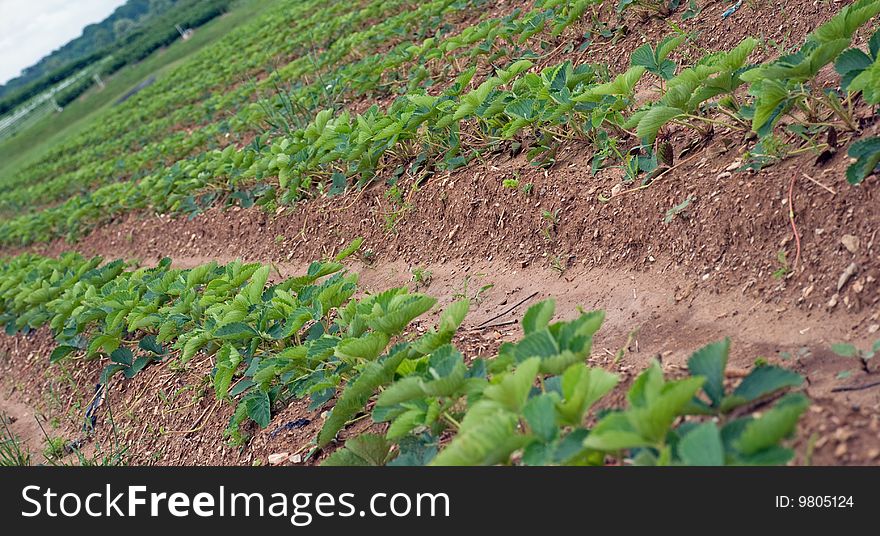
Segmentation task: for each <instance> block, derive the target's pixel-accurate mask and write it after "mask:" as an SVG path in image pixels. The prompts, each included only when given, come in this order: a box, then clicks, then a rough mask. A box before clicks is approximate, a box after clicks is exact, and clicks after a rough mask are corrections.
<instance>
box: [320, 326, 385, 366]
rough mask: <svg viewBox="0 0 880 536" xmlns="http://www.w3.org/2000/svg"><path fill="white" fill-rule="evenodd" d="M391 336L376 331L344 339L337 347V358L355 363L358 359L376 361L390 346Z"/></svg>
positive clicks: (335, 352)
mask: <svg viewBox="0 0 880 536" xmlns="http://www.w3.org/2000/svg"><path fill="white" fill-rule="evenodd" d="M389 340H390V339H389V336H388V335H387V334H385V333H383V332H381V331H374V332H372V333H368V334H366V335H362V336H361V337H358V338H351V339H343V340H342V341H340V342H339V344H338V345H336V348H335V350H334V354H335V355H336V357H338V358H340V359H342V360H343V361H347V362H349V363H354V362H356V361H357V360H358V359H361V360H364V361H374V360H375V359H376V358H377V357H379V354H381V353H382V352H383V351H384V350H385V347H386V346H388V341H389Z"/></svg>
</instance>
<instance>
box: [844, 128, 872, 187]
mask: <svg viewBox="0 0 880 536" xmlns="http://www.w3.org/2000/svg"><path fill="white" fill-rule="evenodd" d="M848 155H849V157H850V158H855V159H856V162H855V163H854V164H852V165H850V166H849V167H848V168H847V170H846V180H847V181H848V182H849V183H850V184H859V183H860V182H862V181H863V180H865V179H866V178H868V176H869V175H871V174H872V173H874V171H875V170H876V169H877V168H878V166H880V136H878V137H872V138H864V139H861V140H859V141H857V142H855V143H853V144H852V145H850V148H849V152H848Z"/></svg>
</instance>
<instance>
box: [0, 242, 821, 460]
mask: <svg viewBox="0 0 880 536" xmlns="http://www.w3.org/2000/svg"><path fill="white" fill-rule="evenodd" d="M358 246H359V241H356V242H355V243H353V244H352V245H350V246H349V247H347V248H345V249H343V250H342V251H340V253H339V254H338V255H337V256H336V257H335V259H333V260H330V261H322V262H315V263H313V264H312V265H311V266H310V267H309V269H308V271H307V273H306V274H305V275H303V276H300V277H293V278H289V279H286V280H283V281H279V282H277V283H275V284H269V283H268V280H269V273H270V267H269V266H261V265H258V264H242V263H240V262H235V263H231V264H229V265H226V266H219V265H217V264H216V263H209V264H205V265H201V266H198V267H196V268H193V269H191V270H179V269H174V268H172V267H171V263H170V261H169V260H167V259H166V260H163V261H162V262H160V263H159V264H158V265H157V266H156V267H153V268H139V269H135V270H128V269H127V267H126V265H125V264H124V263H123V262H122V261H114V262H110V263H106V264H105V263H103V262H102V259H100V258H93V259H85V258H82V257H80V256H78V255H76V254H66V255H64V256H62V257H60V258H58V259H53V258H45V257H39V256H36V255H30V254H28V255H22V256H19V257H16V258H13V259H9V260H7V261H6V262H5V263H4V264H3V265H2V266H0V322H3V323H4V324H5V325H6V331H7V333H9V334H14V333H16V332H17V331H20V330H25V331H27V330H32V329H37V328H40V327H42V326H47V327H48V328H49V329H50V330H51V331H52V333H53V334H54V335H55V337H56V338H57V340H58V343H59V345H58V347H57V348H56V349H55V350H54V351H53V352H52V354H51V356H49V360H48V361H49V362H50V363H51V362H57V361H59V360H62V359H71V358H73V357H74V356H76V357H80V358H83V359H106V360H107V365H106V366H105V368H104V371H103V373H102V377H101V382H102V383H106V382H108V381H111V380H112V378H114V376H115V375H116V374H118V373H122V374H123V376H124V377H125V378H131V377H133V376H134V375H136V374H138V373H139V372H140V371H142V370H143V369H144V368H146V367H148V366H149V365H150V364H151V363H153V362H155V361H162V360H170V359H174V360H177V361H178V362H179V363H180V364H181V365H185V364H186V363H187V362H189V361H190V360H191V359H193V358H194V357H195V356H197V355H201V356H213V357H212V359H213V362H214V363H215V366H214V370H213V371H212V373H211V379H212V383H213V387H214V392H215V393H216V396H217V397H218V398H219V399H221V400H229V399H233V398H235V399H238V401H237V409H236V411H235V412H234V414H233V417H232V419H231V421H230V423H229V427H228V428H227V430H226V435H227V436H228V437H229V438H230V440H231V441H232V442H233V443H242V442H244V441H246V440H247V436H246V435H245V433H244V430H243V429H245V427H244V426H243V425H244V424H245V423H246V422H249V421H253V422H255V423H256V424H257V425H259V426H261V427H265V426H267V425H268V424H269V422H270V420H271V415H272V411H273V409H274V408H277V407H279V406H282V405H284V404H285V403H286V402H287V401H289V400H290V399H292V398H301V397H310V398H311V401H312V406H313V407H314V408H319V407H323V406H325V405H330V404H332V409H331V411H330V413H329V415H328V417H327V418H326V420H325V421H324V424H323V426H322V429H321V430H320V432H319V433H318V435H317V437H316V438H315V443H314V444H315V451H313V452H316V451H317V450H318V449H321V448H324V447H326V446H328V445H329V444H331V443H332V442H334V441H335V436H336V434H337V432H339V431H340V430H341V429H343V428H344V427H345V426H346V425H347V423H348V422H349V421H351V420H352V419H354V418H356V417H357V416H358V415H359V414H363V413H364V412H365V411H366V412H369V413H370V415H371V417H372V419H373V420H374V421H375V422H377V423H388V425H387V427H386V428H385V430H386V432H385V433H384V435H381V436H380V435H376V434H366V435H363V436H359V437H355V438H353V439H349V440H348V441H347V442H346V444H345V446H344V448H341V449H338V450H337V451H336V452H335V453H334V454H333V455H332V456H331V457H330V458H328V459H327V461H326V462H325V463H327V464H359V465H361V464H384V463H386V462H389V461H391V459H392V458H393V459H394V462H393V463H395V464H425V463H433V464H435V465H478V464H511V463H512V464H520V463H521V464H526V465H547V464H577V465H585V464H586V465H600V464H603V463H606V462H609V461H614V460H616V463H620V462H625V463H633V464H639V465H646V464H661V465H668V464H691V465H723V464H777V463H785V462H787V461H788V460H790V458H791V456H792V452H791V451H790V450H789V449H787V448H785V447H784V446H782V445H781V442H782V441H783V440H784V439H785V438H787V437H789V436H790V435H791V434H792V432H793V431H794V429H795V425H796V423H797V420H798V417H799V416H800V414H801V413H802V412H803V411H804V409H805V408H806V406H807V400H806V398H805V397H804V396H803V395H802V394H799V393H792V394H788V395H785V396H784V397H782V398H781V399H779V400H778V401H777V402H776V403H775V404H774V405H773V406H772V407H771V408H770V409H769V410H767V411H765V412H763V413H762V414H761V415H760V416H758V415H755V414H750V413H749V411H748V408H749V407H754V406H755V405H756V403H758V402H765V401H767V400H768V399H772V398H773V397H775V396H777V395H778V394H779V393H781V392H782V391H784V390H786V389H789V388H793V387H798V386H799V385H800V384H801V382H802V378H801V377H800V376H798V375H797V374H794V373H792V372H790V371H787V370H785V369H781V368H778V367H774V366H769V365H765V366H760V367H757V368H755V369H754V370H753V371H752V372H751V373H750V374H749V375H748V376H747V377H745V378H744V379H743V380H742V381H741V382H740V383H739V384H738V385H737V386H736V387H735V388H730V387H729V385H728V382H726V381H725V373H724V370H725V368H726V364H727V359H728V352H729V342H728V341H722V342H720V343H715V344H711V345H709V346H706V347H705V348H703V349H701V350H699V351H698V352H696V353H695V354H694V355H693V356H692V357H691V358H690V360H689V361H688V368H689V372H690V375H689V376H688V377H686V378H683V379H674V380H667V379H665V378H664V376H663V373H662V371H661V369H660V367H659V366H658V365H657V364H656V363H654V364H652V365H651V366H649V367H648V368H647V369H646V370H645V371H644V372H643V373H642V374H640V375H639V377H638V378H637V379H636V380H635V381H634V382H633V384H632V386H631V387H630V388H629V390H628V393H627V405H626V406H625V407H621V408H613V407H610V406H606V407H605V409H603V410H601V411H599V412H596V411H592V409H593V408H594V407H595V406H596V405H597V403H599V402H600V401H601V400H602V399H603V398H604V397H605V396H606V395H607V394H608V393H609V392H611V390H612V389H613V388H614V387H615V386H616V384H617V383H618V377H617V376H616V375H614V374H612V373H610V372H607V371H605V370H603V369H601V368H591V367H589V366H587V365H586V361H587V359H588V358H589V356H590V350H591V347H592V337H593V334H594V333H595V332H596V331H597V330H598V329H599V328H600V326H601V324H602V321H603V318H604V315H603V313H602V312H601V311H594V312H590V313H584V314H581V315H580V316H578V317H577V318H575V319H574V320H571V321H565V322H555V323H551V320H552V318H553V316H554V303H553V301H552V300H549V301H545V302H541V303H539V304H537V305H535V306H533V307H531V308H530V309H529V310H528V311H527V312H526V314H525V316H524V317H523V319H522V328H523V336H522V338H521V339H520V340H518V341H516V342H511V343H504V344H503V345H502V346H501V347H500V349H499V351H498V355H497V357H496V358H494V359H490V360H484V359H473V360H470V361H469V362H468V361H467V360H466V359H465V358H464V356H463V355H462V353H461V352H460V351H458V350H457V349H456V348H455V347H454V346H453V345H452V344H451V343H452V339H453V336H454V335H455V333H456V332H457V330H458V329H459V326H460V325H461V323H462V321H463V320H464V317H465V315H466V313H467V309H468V303H467V301H458V302H455V303H453V304H451V305H450V306H448V307H447V308H446V309H445V310H444V311H443V312H442V313H441V314H440V316H439V321H438V323H437V325H436V327H435V328H434V329H430V330H427V331H424V332H423V333H422V334H420V335H416V334H415V332H416V330H411V329H408V328H409V326H410V324H411V322H412V321H413V320H415V319H417V318H418V317H420V316H421V315H423V314H425V313H427V312H428V311H430V310H431V309H433V308H434V307H435V305H436V299H434V298H431V297H429V296H425V295H423V294H418V293H412V292H409V291H408V290H407V289H404V288H398V289H391V290H387V291H385V292H381V293H378V294H374V295H367V296H364V297H360V298H356V297H355V296H354V295H355V292H356V290H357V289H356V283H357V278H356V276H354V275H351V274H346V273H345V272H344V270H343V266H342V264H341V263H340V261H341V260H344V259H345V258H346V257H347V256H348V255H350V254H352V253H353V252H354V251H355V250H356V249H357V247H358ZM419 331H422V330H419ZM377 395H378V396H377ZM333 399H335V403H333V402H332V400H333ZM370 407H372V410H371V411H370V410H369V408H370ZM590 423H594V424H593V425H592V426H589V425H590ZM441 436H442V437H445V438H451V440H450V441H448V442H444V444H442V445H440V444H439V443H438V440H439V438H440V437H441Z"/></svg>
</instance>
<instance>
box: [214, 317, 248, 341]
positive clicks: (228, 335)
mask: <svg viewBox="0 0 880 536" xmlns="http://www.w3.org/2000/svg"><path fill="white" fill-rule="evenodd" d="M257 336H259V333H257V330H255V329H254V328H252V327H250V326H249V325H247V324H245V323H244V322H232V323H230V324H226V325H223V326H220V327H219V328H217V329H216V330H214V337H215V338H217V339H223V340H225V341H231V340H241V339H251V338H254V337H257Z"/></svg>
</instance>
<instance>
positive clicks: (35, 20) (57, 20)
mask: <svg viewBox="0 0 880 536" xmlns="http://www.w3.org/2000/svg"><path fill="white" fill-rule="evenodd" d="M124 3H125V0H74V1H71V0H0V84H3V83H5V82H7V81H8V80H10V79H12V78H15V77H16V76H18V74H19V73H20V72H21V70H22V69H24V68H25V67H30V66H31V65H33V64H35V63H36V62H37V61H39V60H40V58H42V57H43V56H45V55H47V54H48V53H50V52H52V51H53V50H55V49H57V48H59V47H61V46H62V45H64V44H65V43H67V42H68V41H70V40H72V39H75V38H77V37H79V36H80V35H81V34H82V29H83V28H85V27H86V26H88V25H89V24H92V23H94V22H100V21H102V20H104V19H105V18H107V16H108V15H110V13H113V10H114V9H116V8H117V7H118V6H121V5H122V4H124Z"/></svg>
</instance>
